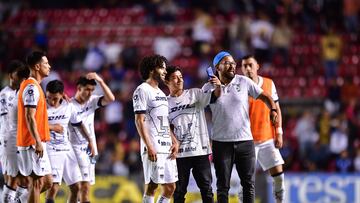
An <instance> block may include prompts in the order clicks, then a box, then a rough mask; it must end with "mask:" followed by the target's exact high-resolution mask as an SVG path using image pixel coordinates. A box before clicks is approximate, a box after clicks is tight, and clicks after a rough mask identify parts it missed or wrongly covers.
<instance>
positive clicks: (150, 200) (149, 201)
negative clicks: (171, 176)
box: [142, 195, 155, 203]
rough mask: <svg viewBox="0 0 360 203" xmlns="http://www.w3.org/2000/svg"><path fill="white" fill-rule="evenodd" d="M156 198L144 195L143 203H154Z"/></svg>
mask: <svg viewBox="0 0 360 203" xmlns="http://www.w3.org/2000/svg"><path fill="white" fill-rule="evenodd" d="M154 199H155V197H154V196H147V195H144V197H143V201H142V203H154Z"/></svg>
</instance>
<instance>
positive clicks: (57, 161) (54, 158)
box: [46, 146, 65, 203]
mask: <svg viewBox="0 0 360 203" xmlns="http://www.w3.org/2000/svg"><path fill="white" fill-rule="evenodd" d="M47 151H48V155H49V160H50V165H51V173H52V177H53V184H52V186H51V187H50V189H49V190H48V191H47V193H46V203H53V202H54V201H55V197H56V194H57V192H58V190H59V187H60V184H61V181H62V177H63V172H64V164H65V153H64V152H63V151H57V150H56V149H55V148H54V147H52V146H48V148H47Z"/></svg>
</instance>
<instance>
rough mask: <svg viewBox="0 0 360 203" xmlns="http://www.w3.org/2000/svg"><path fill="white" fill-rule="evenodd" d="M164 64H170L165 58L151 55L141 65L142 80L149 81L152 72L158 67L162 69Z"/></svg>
mask: <svg viewBox="0 0 360 203" xmlns="http://www.w3.org/2000/svg"><path fill="white" fill-rule="evenodd" d="M163 63H165V65H167V64H168V60H167V59H166V58H165V57H164V56H160V55H151V56H146V57H144V58H143V59H142V60H141V61H140V63H139V70H140V74H141V78H142V79H143V80H147V79H148V78H149V76H150V72H151V71H153V70H155V69H156V68H158V67H162V66H163Z"/></svg>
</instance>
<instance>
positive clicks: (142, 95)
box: [132, 88, 147, 114]
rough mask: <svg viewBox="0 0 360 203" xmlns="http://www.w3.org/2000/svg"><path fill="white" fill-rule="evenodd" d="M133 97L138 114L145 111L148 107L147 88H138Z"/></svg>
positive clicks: (135, 110)
mask: <svg viewBox="0 0 360 203" xmlns="http://www.w3.org/2000/svg"><path fill="white" fill-rule="evenodd" d="M132 99H133V105H134V112H135V113H136V114H141V113H145V112H146V108H147V96H146V92H145V90H144V89H142V88H138V89H136V90H135V92H134V95H133V98H132Z"/></svg>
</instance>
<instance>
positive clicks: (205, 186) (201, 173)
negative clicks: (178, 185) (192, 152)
mask: <svg viewBox="0 0 360 203" xmlns="http://www.w3.org/2000/svg"><path fill="white" fill-rule="evenodd" d="M192 158H193V160H194V168H193V171H192V173H193V175H194V178H195V181H196V184H197V185H198V187H199V188H200V193H201V198H202V202H205V203H212V202H214V194H213V191H212V187H211V184H212V175H211V165H210V160H209V155H204V156H196V157H192ZM179 177H180V176H179ZM179 181H180V178H179Z"/></svg>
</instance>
